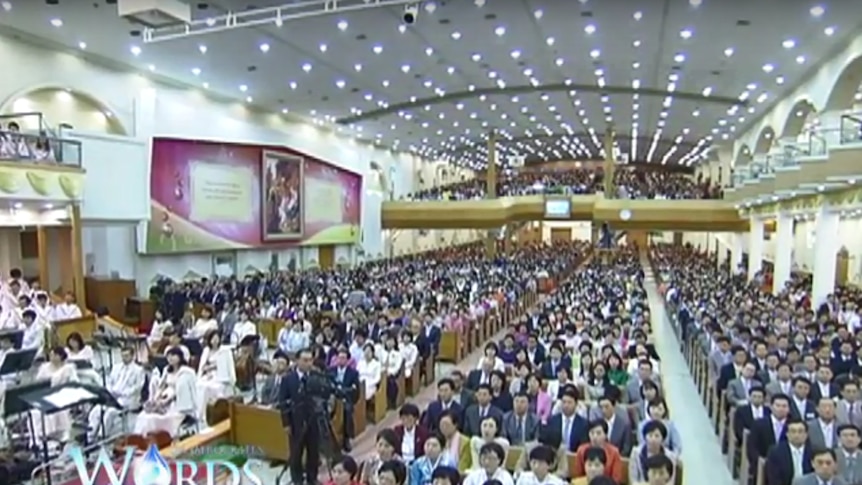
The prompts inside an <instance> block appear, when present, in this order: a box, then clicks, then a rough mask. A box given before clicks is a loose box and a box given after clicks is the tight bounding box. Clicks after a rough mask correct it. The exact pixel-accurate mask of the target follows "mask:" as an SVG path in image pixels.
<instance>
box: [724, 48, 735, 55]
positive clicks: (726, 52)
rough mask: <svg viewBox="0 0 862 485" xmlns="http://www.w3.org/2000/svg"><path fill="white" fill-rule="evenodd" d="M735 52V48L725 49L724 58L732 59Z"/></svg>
mask: <svg viewBox="0 0 862 485" xmlns="http://www.w3.org/2000/svg"><path fill="white" fill-rule="evenodd" d="M733 52H734V51H733V47H728V48H727V49H724V56H725V57H730V56H732V55H733Z"/></svg>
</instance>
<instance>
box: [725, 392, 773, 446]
mask: <svg viewBox="0 0 862 485" xmlns="http://www.w3.org/2000/svg"><path fill="white" fill-rule="evenodd" d="M765 398H766V393H765V392H764V390H763V388H762V387H759V386H755V387H752V388H751V390H749V391H748V404H747V405H745V406H739V407H737V408H736V410H735V411H734V413H735V416H734V417H733V434H734V436H735V437H736V444H737V446H739V445H741V444H742V435H743V433H744V432H745V430H749V431H751V428H752V426H754V423H755V422H756V421H757V420H758V419H762V418H764V417H769V415H770V410H769V408H768V407H766V406H764V405H763V403H764V399H765Z"/></svg>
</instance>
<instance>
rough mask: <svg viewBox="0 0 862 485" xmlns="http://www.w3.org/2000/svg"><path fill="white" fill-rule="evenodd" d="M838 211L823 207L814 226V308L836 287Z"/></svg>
mask: <svg viewBox="0 0 862 485" xmlns="http://www.w3.org/2000/svg"><path fill="white" fill-rule="evenodd" d="M838 223H839V217H838V213H837V212H832V211H831V210H829V208H828V207H821V208H820V212H818V213H817V220H816V221H815V226H814V237H815V239H814V282H813V285H812V289H811V302H812V304H813V305H812V308H817V307H818V306H820V304H822V303H823V302H824V301H826V297H827V296H828V295H829V294H830V293H832V291H833V290H834V289H835V255H836V254H837V253H838V247H839V246H838V244H839V243H838Z"/></svg>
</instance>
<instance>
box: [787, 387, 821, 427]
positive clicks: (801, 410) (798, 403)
mask: <svg viewBox="0 0 862 485" xmlns="http://www.w3.org/2000/svg"><path fill="white" fill-rule="evenodd" d="M810 392H811V381H809V380H808V379H806V378H804V377H801V376H798V377H794V378H793V392H792V394H791V395H790V415H791V416H793V417H794V418H799V419H801V420H802V421H807V420H809V419H814V418H815V417H817V405H816V404H815V403H814V402H812V401H811V400H810V399H809V397H808V394H809V393H810Z"/></svg>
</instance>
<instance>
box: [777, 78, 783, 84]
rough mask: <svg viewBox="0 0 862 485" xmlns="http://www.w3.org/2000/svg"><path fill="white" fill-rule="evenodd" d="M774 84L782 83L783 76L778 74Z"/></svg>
mask: <svg viewBox="0 0 862 485" xmlns="http://www.w3.org/2000/svg"><path fill="white" fill-rule="evenodd" d="M775 84H784V76H778V77H777V78H775Z"/></svg>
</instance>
